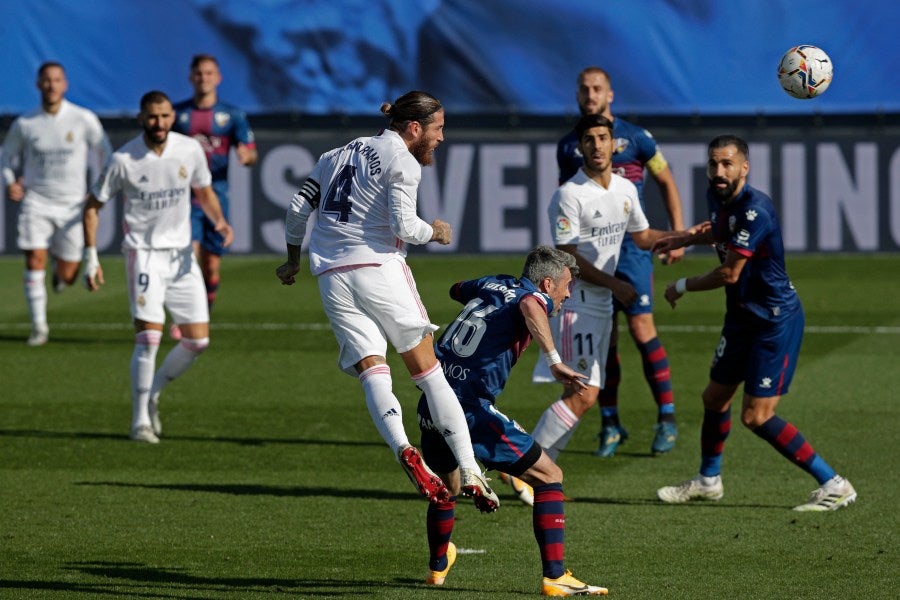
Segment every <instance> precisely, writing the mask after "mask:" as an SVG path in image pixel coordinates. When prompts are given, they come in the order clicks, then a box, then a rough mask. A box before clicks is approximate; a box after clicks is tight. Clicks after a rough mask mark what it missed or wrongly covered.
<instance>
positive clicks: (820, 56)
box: [778, 44, 834, 100]
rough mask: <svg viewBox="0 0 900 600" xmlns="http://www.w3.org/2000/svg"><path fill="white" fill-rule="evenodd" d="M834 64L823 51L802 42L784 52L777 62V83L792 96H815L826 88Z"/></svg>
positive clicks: (802, 97) (803, 97)
mask: <svg viewBox="0 0 900 600" xmlns="http://www.w3.org/2000/svg"><path fill="white" fill-rule="evenodd" d="M833 75H834V65H832V63H831V59H830V58H829V57H828V55H827V54H825V51H824V50H822V49H821V48H817V47H816V46H810V45H808V44H804V45H801V46H794V47H793V48H791V49H790V50H788V51H787V52H785V53H784V56H782V57H781V62H780V63H779V64H778V83H780V84H781V87H782V88H784V91H785V92H787V93H788V94H790V95H791V96H793V97H794V98H801V99H803V100H806V99H809V98H815V97H816V96H819V95H820V94H822V92H824V91H825V90H827V89H828V86H829V85H830V84H831V78H832V76H833Z"/></svg>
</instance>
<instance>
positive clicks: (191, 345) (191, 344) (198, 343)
mask: <svg viewBox="0 0 900 600" xmlns="http://www.w3.org/2000/svg"><path fill="white" fill-rule="evenodd" d="M179 344H181V345H182V346H183V347H184V348H185V349H186V350H188V351H190V352H193V353H194V354H202V353H203V351H204V350H206V349H207V348H209V338H208V337H204V338H196V339H189V338H181V341H180V342H179Z"/></svg>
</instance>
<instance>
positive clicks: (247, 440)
mask: <svg viewBox="0 0 900 600" xmlns="http://www.w3.org/2000/svg"><path fill="white" fill-rule="evenodd" d="M0 437H33V438H44V439H79V440H84V439H96V440H121V441H124V442H129V443H133V442H131V440H129V439H128V435H127V434H124V433H122V434H119V433H101V432H86V431H41V430H39V429H0ZM164 440H165V441H172V442H182V441H183V442H221V443H225V444H237V445H239V446H265V445H268V444H288V445H301V446H352V447H354V448H359V447H365V446H371V447H376V448H380V447H381V446H383V445H384V442H381V441H374V440H373V441H370V442H366V441H356V440H326V439H290V438H257V437H226V436H216V437H204V436H189V435H175V436H168V435H167V436H166V437H165V438H164Z"/></svg>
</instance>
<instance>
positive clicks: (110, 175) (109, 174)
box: [91, 154, 123, 204]
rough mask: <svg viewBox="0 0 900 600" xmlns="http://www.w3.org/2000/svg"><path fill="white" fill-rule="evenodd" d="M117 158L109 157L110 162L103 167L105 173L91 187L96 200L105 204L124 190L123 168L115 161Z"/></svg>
mask: <svg viewBox="0 0 900 600" xmlns="http://www.w3.org/2000/svg"><path fill="white" fill-rule="evenodd" d="M115 157H116V155H115V154H114V155H112V156H110V157H109V160H108V161H106V165H105V166H104V167H103V171H102V172H101V173H100V177H99V178H98V179H97V181H96V182H94V185H93V186H91V193H92V194H93V195H94V198H96V199H97V201H98V202H103V203H104V204H105V203H106V202H108V201H109V199H110V198H112V197H113V196H115V195H116V194H118V193H119V192H120V191H122V189H123V186H122V177H121V171H122V167H121V165H120V163H119V162H118V161H116V160H115Z"/></svg>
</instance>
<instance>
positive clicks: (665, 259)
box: [657, 248, 684, 265]
mask: <svg viewBox="0 0 900 600" xmlns="http://www.w3.org/2000/svg"><path fill="white" fill-rule="evenodd" d="M657 257H658V258H659V260H660V262H661V263H662V264H664V265H671V264H673V263H677V262H678V261H680V260H683V259H684V248H677V249H675V250H670V251H668V252H663V253H660V254H658V255H657Z"/></svg>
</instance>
